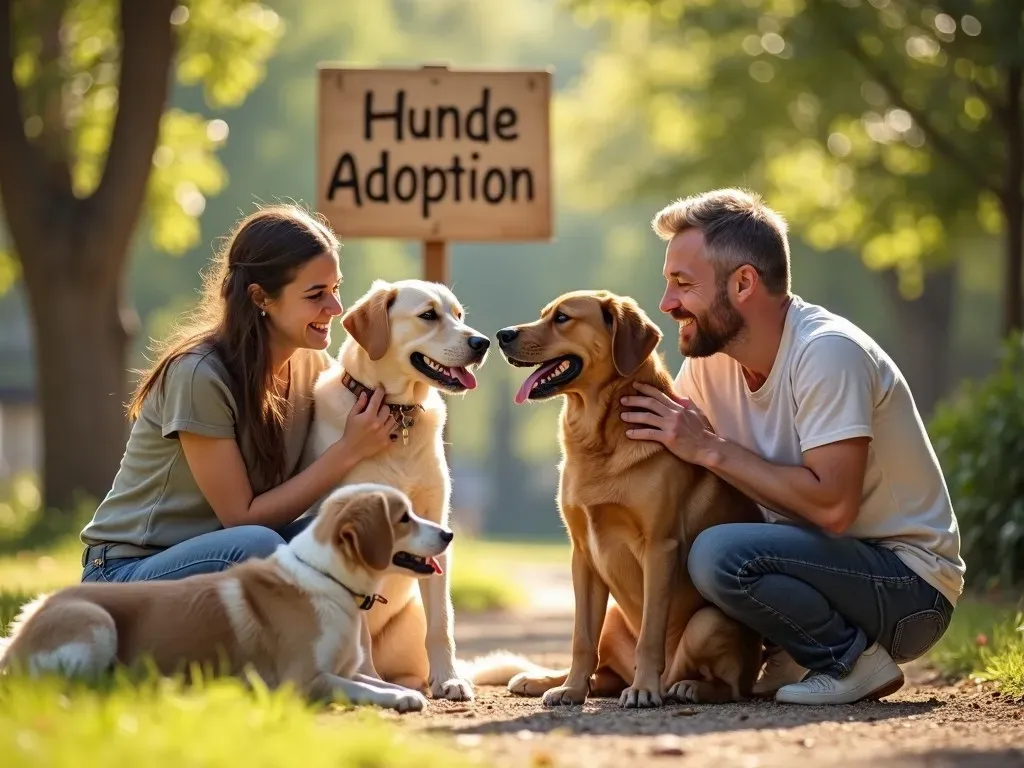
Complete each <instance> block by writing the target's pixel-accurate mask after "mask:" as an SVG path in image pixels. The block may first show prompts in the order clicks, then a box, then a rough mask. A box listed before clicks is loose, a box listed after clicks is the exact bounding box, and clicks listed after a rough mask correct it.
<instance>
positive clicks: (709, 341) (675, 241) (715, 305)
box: [660, 229, 746, 357]
mask: <svg viewBox="0 0 1024 768" xmlns="http://www.w3.org/2000/svg"><path fill="white" fill-rule="evenodd" d="M662 273H663V275H664V277H665V293H664V295H663V296H662V297H661V305H660V309H661V311H662V312H665V313H666V314H669V315H672V317H673V318H675V320H676V322H678V323H679V351H680V352H682V353H683V355H685V356H686V357H708V356H709V355H713V354H715V353H716V352H721V351H722V350H723V349H724V348H725V347H726V346H727V345H728V344H729V343H730V342H732V341H733V340H734V339H735V338H736V337H737V336H739V334H740V333H741V332H742V331H743V329H744V328H745V327H746V322H745V321H744V319H743V316H742V315H741V314H740V313H739V312H738V311H737V310H736V308H735V307H734V306H733V304H732V301H731V299H730V298H729V295H728V289H727V285H726V282H725V280H718V279H716V275H715V268H714V265H713V264H712V263H711V261H710V260H709V259H708V258H707V256H706V254H705V250H704V235H703V233H701V231H700V230H698V229H687V230H685V231H683V232H682V233H680V234H678V235H676V236H675V237H673V238H672V239H671V240H670V241H669V244H668V248H666V249H665V266H664V269H663V270H662Z"/></svg>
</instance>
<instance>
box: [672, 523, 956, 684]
mask: <svg viewBox="0 0 1024 768" xmlns="http://www.w3.org/2000/svg"><path fill="white" fill-rule="evenodd" d="M687 565H688V570H689V572H690V577H691V578H692V579H693V582H694V584H695V585H696V587H697V589H698V590H699V591H700V593H701V594H702V595H703V596H704V597H705V598H706V599H707V600H709V601H711V602H712V603H714V604H715V605H717V606H718V607H719V608H721V609H722V611H723V612H725V613H726V614H727V615H729V616H731V617H733V618H734V619H736V620H737V621H739V622H741V623H743V624H746V625H747V626H749V627H751V628H752V629H754V630H755V631H757V632H759V633H760V634H761V635H762V636H763V637H764V638H765V639H766V641H767V642H769V643H773V644H775V645H777V646H779V647H780V648H782V649H783V650H784V651H787V652H788V653H789V655H790V656H792V657H793V659H794V660H795V661H796V662H797V663H798V664H800V665H801V666H803V667H806V668H807V669H810V670H812V671H815V672H824V673H827V674H829V675H831V676H833V677H839V678H841V677H844V676H845V675H846V674H848V673H849V672H850V670H851V669H852V668H853V665H854V663H855V662H856V661H857V658H858V657H859V656H860V654H861V653H862V652H863V651H864V650H865V649H866V648H867V647H868V646H870V645H871V644H872V643H873V642H876V641H877V642H878V644H879V645H881V646H882V647H883V648H885V649H886V651H888V652H889V654H890V655H891V656H892V658H893V660H894V661H896V662H897V663H903V662H906V661H910V660H912V659H915V658H918V657H920V656H921V655H923V654H924V653H925V652H926V651H927V650H928V649H929V648H931V647H932V646H933V645H934V644H935V643H936V641H937V640H938V639H939V638H940V637H941V636H942V634H943V633H944V632H945V631H946V628H947V627H948V626H949V620H950V617H951V616H952V613H953V608H952V606H951V605H950V604H949V601H947V600H946V598H945V597H943V596H942V595H941V594H940V593H939V592H938V591H937V590H936V589H935V588H934V587H932V586H931V585H930V584H928V582H926V581H924V580H923V579H921V578H920V577H918V576H917V575H916V574H915V573H914V572H913V571H912V570H910V568H908V567H907V566H906V565H905V564H904V563H903V562H902V561H901V560H900V559H899V558H898V557H897V556H896V555H895V554H893V553H892V552H890V551H889V550H888V549H885V548H884V547H880V546H875V545H872V544H869V543H867V542H864V541H861V540H859V539H854V538H851V537H843V536H831V535H829V534H826V533H823V532H820V531H818V530H816V529H811V528H806V527H798V526H795V525H788V524H776V523H727V524H723V525H716V526H712V527H711V528H708V529H706V530H705V531H703V532H702V533H701V534H700V535H699V536H697V538H696V539H695V540H694V542H693V546H692V547H691V549H690V554H689V559H688V561H687Z"/></svg>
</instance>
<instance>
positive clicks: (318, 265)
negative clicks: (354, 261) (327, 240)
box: [263, 251, 344, 349]
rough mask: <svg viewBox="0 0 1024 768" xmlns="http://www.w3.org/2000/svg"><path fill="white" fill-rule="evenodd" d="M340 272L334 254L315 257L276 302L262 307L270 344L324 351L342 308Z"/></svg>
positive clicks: (329, 341) (303, 267)
mask: <svg viewBox="0 0 1024 768" xmlns="http://www.w3.org/2000/svg"><path fill="white" fill-rule="evenodd" d="M340 285H341V270H340V268H339V266H338V256H337V254H336V253H334V252H333V251H330V252H327V253H322V254H320V255H319V256H314V257H313V258H312V259H310V260H309V261H307V262H306V263H305V264H303V265H302V266H301V267H299V270H298V271H297V272H296V273H295V279H294V280H292V281H291V282H290V283H288V284H287V285H285V286H284V288H282V289H281V292H280V294H278V296H277V298H275V299H268V300H267V302H266V303H265V304H264V305H263V307H264V309H265V310H266V312H267V316H266V318H264V320H267V321H269V322H270V328H271V334H272V335H271V338H272V339H273V343H275V344H276V345H277V346H279V347H282V348H285V347H287V348H292V349H327V347H328V346H329V345H330V343H331V321H332V320H333V319H334V318H335V317H337V316H338V315H340V314H341V313H342V312H343V310H344V307H342V305H341V299H340V298H338V287H339V286H340Z"/></svg>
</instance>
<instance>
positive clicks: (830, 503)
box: [697, 437, 851, 533]
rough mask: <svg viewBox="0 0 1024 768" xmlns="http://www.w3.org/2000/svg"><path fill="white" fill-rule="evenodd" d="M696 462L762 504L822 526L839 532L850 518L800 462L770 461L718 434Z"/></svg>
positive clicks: (839, 503) (840, 503)
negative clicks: (783, 462) (781, 462)
mask: <svg viewBox="0 0 1024 768" xmlns="http://www.w3.org/2000/svg"><path fill="white" fill-rule="evenodd" d="M697 463H699V464H701V465H702V466H704V467H707V468H708V469H710V470H711V471H712V472H714V473H715V474H716V475H718V476H719V477H721V478H722V479H723V480H725V481H726V482H729V483H731V484H732V485H734V486H736V487H737V488H738V489H739V490H740V491H742V492H743V493H745V494H746V495H747V496H749V497H750V498H752V499H753V500H754V501H756V502H757V503H759V504H761V505H762V506H765V507H768V508H770V509H774V510H778V511H779V512H781V513H784V514H785V513H790V514H794V515H797V516H799V517H801V518H803V519H804V520H807V521H808V522H810V523H813V524H814V525H816V526H818V527H820V528H823V529H825V530H828V531H832V532H834V533H841V532H842V530H843V529H844V528H845V527H846V525H848V524H849V521H850V519H851V516H850V515H849V514H848V512H847V510H845V509H843V507H842V502H841V499H831V498H829V497H828V491H827V489H826V488H825V487H824V486H823V485H822V483H821V480H820V479H819V478H818V476H817V475H815V474H814V472H812V471H811V470H810V469H808V468H807V467H805V466H803V465H797V466H794V465H786V464H773V463H772V462H769V461H766V460H764V459H762V458H761V457H760V456H758V455H757V454H755V453H753V452H751V451H748V450H747V449H746V448H744V447H743V446H741V445H739V444H737V443H733V442H731V441H729V440H724V439H722V438H720V437H715V438H714V440H713V441H711V444H710V446H709V447H708V448H707V449H706V450H703V451H701V453H700V454H699V456H698V457H697Z"/></svg>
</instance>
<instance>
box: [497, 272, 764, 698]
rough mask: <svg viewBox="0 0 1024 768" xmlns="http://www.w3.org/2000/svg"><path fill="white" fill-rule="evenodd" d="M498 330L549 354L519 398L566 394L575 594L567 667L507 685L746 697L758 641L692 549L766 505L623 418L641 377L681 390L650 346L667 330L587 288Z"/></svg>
mask: <svg viewBox="0 0 1024 768" xmlns="http://www.w3.org/2000/svg"><path fill="white" fill-rule="evenodd" d="M497 337H498V341H499V344H500V346H501V351H502V353H503V354H504V355H505V358H506V359H507V360H508V362H509V363H511V364H512V365H517V366H537V365H538V364H539V365H540V367H539V368H538V369H537V370H536V371H534V372H533V373H532V374H531V375H530V376H529V377H528V378H527V379H526V381H525V382H524V383H523V386H522V388H521V389H520V390H519V393H518V394H517V395H516V402H517V403H522V402H525V401H526V400H528V399H529V400H541V399H545V398H549V397H553V396H555V395H564V396H565V405H564V407H563V409H562V416H561V435H560V442H561V446H562V452H563V456H564V458H563V461H562V465H561V477H560V482H559V491H558V504H559V509H560V511H561V514H562V518H563V519H564V521H565V525H566V528H567V530H568V532H569V538H570V540H571V543H572V579H573V590H574V593H575V597H576V611H575V625H574V628H573V640H572V665H571V666H570V668H569V669H568V670H565V671H554V670H543V671H541V672H539V673H538V672H536V671H531V672H523V673H521V674H519V675H517V676H515V677H514V678H512V680H511V681H510V682H509V684H508V687H509V690H510V691H511V692H512V693H517V694H522V695H527V696H538V695H541V694H543V696H544V703H545V704H546V705H557V704H581V703H583V702H584V701H585V700H586V698H587V696H588V693H589V694H592V695H595V696H615V695H619V696H620V699H619V702H620V704H621V705H622V706H626V707H646V706H660V705H661V704H662V702H663V701H664V699H665V697H666V695H667V696H669V697H672V698H675V699H678V700H683V701H692V702H725V701H730V700H732V701H736V700H743V699H745V698H747V697H748V696H749V695H750V691H751V688H752V686H753V683H754V679H755V677H756V675H757V672H758V668H759V666H760V661H761V638H760V637H759V636H758V635H757V634H756V633H754V632H753V631H751V630H749V629H747V628H745V627H744V626H742V625H741V624H739V623H738V622H736V621H734V620H732V619H730V618H728V617H727V616H726V615H725V614H724V613H722V612H721V611H720V610H719V609H718V608H716V607H714V606H713V605H711V604H709V603H708V602H707V601H706V600H704V598H703V597H701V595H700V594H699V593H698V592H697V590H696V588H695V587H694V586H693V583H692V582H691V580H690V577H689V574H688V573H687V569H686V559H687V553H688V551H689V546H690V544H691V543H692V542H693V540H694V539H695V538H696V536H697V534H698V533H700V532H701V531H702V530H704V529H705V528H707V527H709V526H712V525H716V524H718V523H726V522H755V521H760V520H761V519H762V518H761V515H760V513H759V510H758V508H757V506H756V505H755V504H754V502H753V501H751V500H750V499H749V498H747V497H746V496H745V495H743V494H741V493H740V492H739V491H738V490H736V489H735V488H734V487H733V486H731V485H729V484H727V483H725V482H724V481H722V480H721V479H719V478H718V477H717V476H716V475H714V474H713V473H711V472H710V471H708V470H705V469H703V468H701V467H697V466H694V465H691V464H687V463H684V462H681V461H680V460H679V459H677V458H676V457H675V456H674V455H672V454H671V453H670V452H669V451H668V450H666V449H665V448H664V447H663V446H662V445H661V444H660V443H655V442H648V441H633V440H631V439H630V438H628V437H627V436H626V428H627V426H628V425H627V424H626V423H625V422H623V421H622V419H621V418H620V414H621V413H622V411H623V406H622V405H621V404H620V399H621V398H622V397H623V396H626V395H633V394H635V393H636V391H635V389H634V387H633V382H645V383H647V384H651V385H653V386H655V387H657V388H658V389H659V390H661V391H663V392H666V393H671V392H672V378H671V376H670V375H669V374H668V372H667V370H666V368H665V365H664V363H663V361H662V360H661V358H660V357H659V356H658V355H657V354H655V353H654V349H655V347H657V345H658V343H659V342H660V341H661V337H662V334H661V331H660V330H659V329H658V327H657V326H656V325H654V323H652V322H651V320H650V319H649V318H648V317H647V316H646V315H645V314H644V312H643V310H641V309H640V308H639V306H637V304H636V302H635V301H633V300H632V299H630V298H623V297H620V296H616V295H614V294H611V293H607V292H605V291H577V292H573V293H567V294H564V295H562V296H560V297H559V298H558V299H556V300H555V301H553V302H552V303H550V304H549V305H548V306H547V307H545V308H544V310H543V311H542V312H541V315H540V319H539V320H537V321H536V322H533V323H529V324H526V325H519V326H514V327H510V328H505V329H503V330H501V331H499V332H498V334H497ZM609 594H610V595H611V597H612V598H614V602H613V603H611V604H610V605H609V602H608V597H609ZM666 659H667V660H668V664H666Z"/></svg>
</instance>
